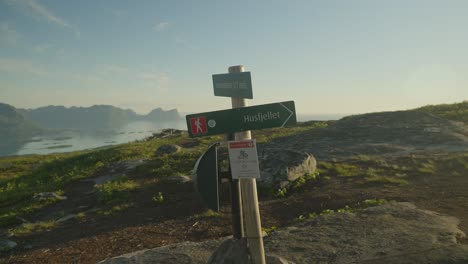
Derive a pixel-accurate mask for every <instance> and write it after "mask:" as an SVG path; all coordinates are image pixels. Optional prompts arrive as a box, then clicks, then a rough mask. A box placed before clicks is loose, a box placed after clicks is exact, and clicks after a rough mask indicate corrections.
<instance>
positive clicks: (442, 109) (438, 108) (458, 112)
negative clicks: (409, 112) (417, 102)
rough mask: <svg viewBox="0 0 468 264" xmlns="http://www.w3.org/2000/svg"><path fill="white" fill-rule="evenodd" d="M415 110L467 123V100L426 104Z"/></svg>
mask: <svg viewBox="0 0 468 264" xmlns="http://www.w3.org/2000/svg"><path fill="white" fill-rule="evenodd" d="M416 110H419V111H424V112H428V113H431V114H434V115H436V116H439V117H442V118H446V119H449V120H453V121H459V122H463V123H465V124H467V125H468V101H463V102H461V103H455V104H440V105H427V106H423V107H420V108H417V109H416Z"/></svg>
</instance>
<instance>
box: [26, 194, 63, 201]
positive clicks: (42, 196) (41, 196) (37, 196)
mask: <svg viewBox="0 0 468 264" xmlns="http://www.w3.org/2000/svg"><path fill="white" fill-rule="evenodd" d="M33 199H34V200H36V201H44V200H48V199H57V200H60V201H62V200H66V199H67V197H66V196H62V195H58V194H56V193H55V192H41V193H36V194H34V196H33Z"/></svg>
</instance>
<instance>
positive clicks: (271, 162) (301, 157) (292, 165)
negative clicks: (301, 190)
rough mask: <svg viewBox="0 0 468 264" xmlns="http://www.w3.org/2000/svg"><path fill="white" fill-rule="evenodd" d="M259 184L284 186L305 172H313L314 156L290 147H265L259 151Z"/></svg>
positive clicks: (276, 186)
mask: <svg viewBox="0 0 468 264" xmlns="http://www.w3.org/2000/svg"><path fill="white" fill-rule="evenodd" d="M258 159H259V162H260V175H261V176H260V179H258V182H259V184H261V185H264V186H269V187H273V188H285V187H288V186H289V184H290V183H291V182H293V181H295V180H297V179H298V178H300V177H303V176H304V175H306V174H311V173H315V171H316V170H317V161H316V160H315V158H314V156H312V155H310V154H308V153H305V152H298V151H294V150H290V149H279V148H265V149H262V150H261V151H259V157H258Z"/></svg>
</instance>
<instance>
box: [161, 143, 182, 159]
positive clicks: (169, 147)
mask: <svg viewBox="0 0 468 264" xmlns="http://www.w3.org/2000/svg"><path fill="white" fill-rule="evenodd" d="M180 149H181V147H179V146H177V145H173V144H164V145H162V146H160V147H159V148H158V150H156V156H160V155H167V154H172V153H176V152H178V151H179V150H180Z"/></svg>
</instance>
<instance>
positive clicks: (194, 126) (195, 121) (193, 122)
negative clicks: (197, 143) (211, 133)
mask: <svg viewBox="0 0 468 264" xmlns="http://www.w3.org/2000/svg"><path fill="white" fill-rule="evenodd" d="M190 128H191V130H192V134H194V135H195V134H203V133H206V132H207V131H208V130H207V126H206V117H204V116H197V117H192V118H190Z"/></svg>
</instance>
